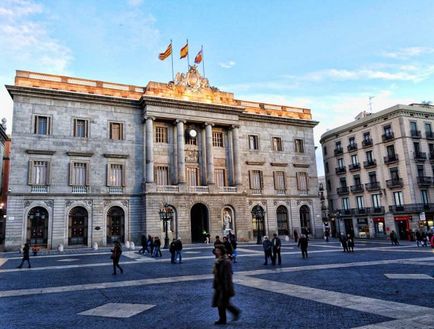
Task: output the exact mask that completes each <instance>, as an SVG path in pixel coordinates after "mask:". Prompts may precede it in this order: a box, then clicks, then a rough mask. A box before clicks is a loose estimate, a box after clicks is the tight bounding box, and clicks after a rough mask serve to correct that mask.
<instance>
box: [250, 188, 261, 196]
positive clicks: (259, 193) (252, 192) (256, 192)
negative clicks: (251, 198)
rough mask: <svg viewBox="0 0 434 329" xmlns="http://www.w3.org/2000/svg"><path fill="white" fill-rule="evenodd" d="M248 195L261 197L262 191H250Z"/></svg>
mask: <svg viewBox="0 0 434 329" xmlns="http://www.w3.org/2000/svg"><path fill="white" fill-rule="evenodd" d="M250 194H252V195H261V194H262V190H261V189H250Z"/></svg>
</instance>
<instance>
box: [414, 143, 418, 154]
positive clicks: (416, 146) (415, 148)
mask: <svg viewBox="0 0 434 329" xmlns="http://www.w3.org/2000/svg"><path fill="white" fill-rule="evenodd" d="M413 146H414V153H416V154H419V153H420V144H419V143H413Z"/></svg>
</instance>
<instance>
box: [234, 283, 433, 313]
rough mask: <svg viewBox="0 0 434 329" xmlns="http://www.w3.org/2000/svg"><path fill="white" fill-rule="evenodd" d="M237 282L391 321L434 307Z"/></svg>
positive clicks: (290, 286)
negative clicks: (378, 316) (382, 317)
mask: <svg viewBox="0 0 434 329" xmlns="http://www.w3.org/2000/svg"><path fill="white" fill-rule="evenodd" d="M234 282H235V283H236V284H239V285H242V286H245V287H249V288H256V289H260V290H265V291H268V292H274V293H277V294H282V295H287V296H291V297H297V298H302V299H307V300H311V301H315V302H319V303H324V304H328V305H333V306H337V307H342V308H347V309H351V310H355V311H359V312H364V313H371V314H376V315H380V316H384V317H386V318H392V319H408V318H410V317H416V316H423V315H426V314H432V313H433V312H434V308H430V307H425V306H417V305H412V304H404V303H398V302H392V301H386V300H383V299H376V298H370V297H362V296H358V295H351V294H347V293H341V292H336V291H330V290H324V289H318V288H311V287H305V286H300V285H295V284H290V283H284V282H278V281H271V280H265V279H259V278H254V277H251V276H239V277H236V278H235V279H234Z"/></svg>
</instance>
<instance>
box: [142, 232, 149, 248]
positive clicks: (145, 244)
mask: <svg viewBox="0 0 434 329" xmlns="http://www.w3.org/2000/svg"><path fill="white" fill-rule="evenodd" d="M147 243H148V240H147V239H146V235H142V240H141V244H142V247H143V248H146V246H147Z"/></svg>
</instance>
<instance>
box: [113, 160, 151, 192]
mask: <svg viewBox="0 0 434 329" xmlns="http://www.w3.org/2000/svg"><path fill="white" fill-rule="evenodd" d="M121 168H122V186H123V187H125V186H127V171H126V170H125V169H126V168H125V165H122V167H121ZM154 172H155V171H154ZM154 182H155V180H154Z"/></svg>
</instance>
